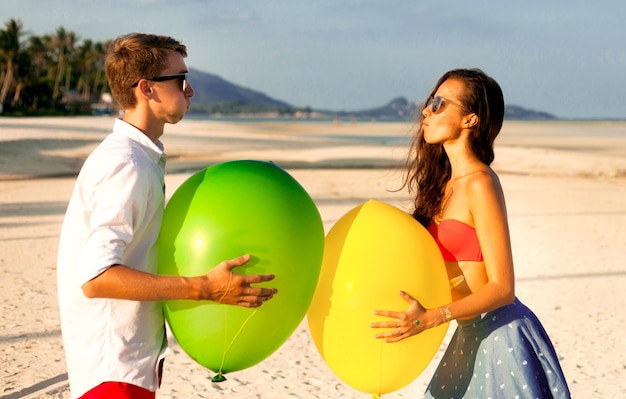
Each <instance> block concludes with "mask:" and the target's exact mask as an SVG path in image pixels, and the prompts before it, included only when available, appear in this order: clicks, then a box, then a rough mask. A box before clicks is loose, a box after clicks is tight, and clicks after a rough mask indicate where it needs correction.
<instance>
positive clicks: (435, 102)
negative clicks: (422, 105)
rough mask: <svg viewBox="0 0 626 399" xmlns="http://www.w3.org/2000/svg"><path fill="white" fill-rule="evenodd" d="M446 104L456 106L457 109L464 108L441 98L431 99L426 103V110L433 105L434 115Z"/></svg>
mask: <svg viewBox="0 0 626 399" xmlns="http://www.w3.org/2000/svg"><path fill="white" fill-rule="evenodd" d="M445 103H450V104H452V105H456V106H457V107H459V108H461V109H463V108H464V107H463V106H462V105H461V104H458V103H455V102H454V101H452V100H448V99H447V98H443V97H441V96H437V97H434V98H433V97H430V98H429V99H428V102H427V103H426V108H428V107H429V106H431V105H432V110H433V114H436V113H438V112H439V110H440V109H441V106H442V105H443V104H445Z"/></svg>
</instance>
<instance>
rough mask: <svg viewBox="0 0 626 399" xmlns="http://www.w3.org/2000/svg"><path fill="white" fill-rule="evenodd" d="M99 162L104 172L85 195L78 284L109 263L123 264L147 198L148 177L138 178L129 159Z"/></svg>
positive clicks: (136, 168) (138, 171) (93, 275)
mask: <svg viewBox="0 0 626 399" xmlns="http://www.w3.org/2000/svg"><path fill="white" fill-rule="evenodd" d="M110 161H111V160H109V162H110ZM99 166H101V167H103V170H105V172H104V173H101V177H100V178H98V179H96V182H95V183H94V185H93V187H92V192H91V193H87V195H86V197H87V198H89V200H88V213H89V215H88V220H89V231H88V235H87V241H86V243H85V246H84V248H83V250H82V252H81V255H80V260H79V264H80V266H79V270H80V272H79V273H80V284H81V285H83V284H85V283H86V282H88V281H89V280H91V279H93V278H95V277H97V276H98V275H100V274H101V273H103V272H104V271H106V270H107V269H108V268H109V267H111V266H113V265H116V264H125V262H124V252H125V250H126V248H127V247H128V246H129V245H130V244H131V242H132V240H133V239H134V237H135V232H136V226H138V225H140V224H141V222H142V218H143V217H145V213H146V207H147V201H148V199H149V179H146V178H142V173H141V170H140V168H139V167H138V165H137V164H136V163H135V162H133V161H132V160H130V159H127V160H121V161H119V162H117V163H113V164H111V163H109V164H108V165H99ZM128 266H131V267H132V265H128Z"/></svg>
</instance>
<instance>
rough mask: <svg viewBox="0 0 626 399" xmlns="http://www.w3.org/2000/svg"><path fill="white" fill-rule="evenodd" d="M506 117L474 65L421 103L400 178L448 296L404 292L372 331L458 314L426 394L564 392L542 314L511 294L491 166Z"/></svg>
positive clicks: (402, 334)
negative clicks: (443, 300) (429, 301)
mask: <svg viewBox="0 0 626 399" xmlns="http://www.w3.org/2000/svg"><path fill="white" fill-rule="evenodd" d="M503 118H504V98H503V96H502V90H501V89H500V86H499V85H498V83H497V82H496V81H495V80H493V79H492V78H490V77H489V76H487V75H486V74H485V73H484V72H482V71H481V70H478V69H459V70H452V71H449V72H447V73H446V74H444V75H443V76H442V77H441V78H440V79H439V81H438V82H437V85H436V86H435V88H434V89H433V91H432V92H431V93H430V96H429V98H428V101H427V102H426V103H425V105H424V107H423V109H422V112H421V121H420V122H421V123H420V124H419V129H418V131H417V134H416V135H415V137H414V139H413V142H412V144H411V156H410V158H409V160H408V162H407V166H408V167H407V172H406V174H405V179H404V186H405V187H407V188H408V189H409V191H410V192H411V193H414V194H415V202H414V207H415V209H414V211H413V217H414V218H415V219H416V220H418V221H419V222H420V223H422V224H423V225H424V226H425V227H427V228H428V230H429V232H430V233H431V234H432V236H433V237H434V238H435V241H436V242H437V244H438V246H439V248H440V250H441V252H442V255H443V258H444V260H445V264H446V270H447V272H448V277H449V279H450V289H451V292H452V302H451V303H450V304H448V305H445V306H442V307H440V308H437V309H425V308H424V307H423V306H422V305H421V304H420V303H419V302H418V301H417V300H415V299H414V298H412V297H411V296H409V295H408V294H406V293H404V292H402V293H400V295H401V296H402V297H403V298H404V299H405V300H406V301H407V302H408V304H409V307H408V309H407V310H406V311H404V312H394V311H382V310H379V311H375V314H377V315H381V316H386V317H389V318H391V319H393V320H390V321H386V322H377V323H373V324H372V327H373V328H391V329H390V330H389V331H387V332H383V333H379V334H377V335H376V337H377V338H381V339H385V340H386V341H387V342H397V341H400V340H403V339H405V338H409V337H411V336H413V335H415V334H419V333H420V332H422V331H424V330H426V329H428V328H432V327H436V326H438V325H440V324H442V323H445V322H447V321H450V320H452V319H456V320H457V323H458V328H457V330H456V331H455V334H454V336H453V338H452V340H451V342H450V345H449V346H448V348H447V351H446V353H445V354H444V356H443V358H442V360H441V363H440V364H439V366H438V368H437V370H436V371H435V374H434V376H433V378H432V380H431V382H430V384H429V386H428V388H427V391H426V395H425V397H427V398H431V397H433V398H462V397H463V398H489V397H491V398H516V397H519V398H552V397H555V398H569V397H570V393H569V389H568V387H567V383H566V381H565V378H564V376H563V373H562V370H561V367H560V364H559V362H558V357H557V355H556V353H555V351H554V348H553V346H552V343H551V341H550V339H549V337H548V336H547V334H546V332H545V330H544V329H543V327H542V326H541V323H540V322H539V320H538V319H537V318H536V316H535V315H534V314H533V313H532V311H531V310H530V309H528V308H527V307H526V306H525V305H523V304H522V303H521V302H520V301H519V300H518V299H517V298H516V297H515V287H514V285H515V279H514V272H513V257H512V253H511V245H510V237H509V230H508V223H507V214H506V207H505V202H504V195H503V192H502V187H501V186H500V182H499V180H498V176H497V175H496V173H495V172H494V171H493V170H492V169H491V167H490V166H489V165H490V164H491V162H492V161H493V158H494V153H493V143H494V140H495V138H496V136H497V135H498V133H499V132H500V128H501V127H502V121H503Z"/></svg>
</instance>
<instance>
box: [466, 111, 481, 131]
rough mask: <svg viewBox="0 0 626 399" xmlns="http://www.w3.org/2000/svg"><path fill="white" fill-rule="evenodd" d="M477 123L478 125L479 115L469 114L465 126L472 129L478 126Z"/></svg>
mask: <svg viewBox="0 0 626 399" xmlns="http://www.w3.org/2000/svg"><path fill="white" fill-rule="evenodd" d="M477 123H478V115H476V114H469V115H467V116H466V117H465V122H464V123H463V126H464V127H465V128H467V129H469V128H470V127H474V126H476V124H477Z"/></svg>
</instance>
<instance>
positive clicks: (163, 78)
mask: <svg viewBox="0 0 626 399" xmlns="http://www.w3.org/2000/svg"><path fill="white" fill-rule="evenodd" d="M187 75H188V74H186V73H177V74H174V75H160V76H155V77H153V78H146V79H147V80H151V81H153V82H165V81H166V80H176V79H179V80H180V89H181V90H182V91H183V93H184V92H186V91H187V88H189V82H188V81H187ZM138 84H139V81H136V82H135V83H134V84H133V85H132V86H131V87H136V86H137V85H138Z"/></svg>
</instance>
